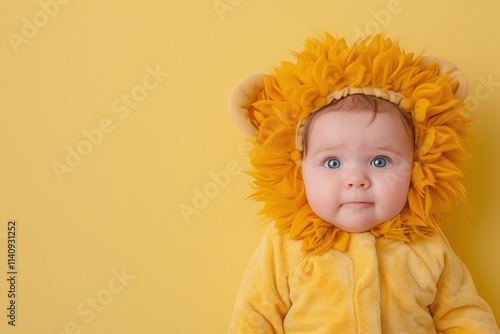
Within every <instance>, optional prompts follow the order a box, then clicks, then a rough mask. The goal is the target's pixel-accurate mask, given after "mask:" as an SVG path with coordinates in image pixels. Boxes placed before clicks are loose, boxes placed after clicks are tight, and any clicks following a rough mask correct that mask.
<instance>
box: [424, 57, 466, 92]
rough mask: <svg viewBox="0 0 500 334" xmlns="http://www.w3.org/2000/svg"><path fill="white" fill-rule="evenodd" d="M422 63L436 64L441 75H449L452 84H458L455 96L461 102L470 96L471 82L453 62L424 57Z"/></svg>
mask: <svg viewBox="0 0 500 334" xmlns="http://www.w3.org/2000/svg"><path fill="white" fill-rule="evenodd" d="M421 62H422V63H423V64H424V65H429V64H432V63H434V64H436V65H437V67H438V68H439V75H449V77H450V82H458V85H457V87H456V88H455V90H454V92H453V94H454V95H455V97H456V98H457V99H459V100H461V101H465V99H466V98H467V96H468V95H469V82H468V81H467V78H466V77H465V75H464V74H463V72H462V71H460V69H459V68H458V67H457V66H456V65H455V64H453V63H452V62H450V61H448V60H446V59H443V58H439V57H434V56H423V57H422V59H421Z"/></svg>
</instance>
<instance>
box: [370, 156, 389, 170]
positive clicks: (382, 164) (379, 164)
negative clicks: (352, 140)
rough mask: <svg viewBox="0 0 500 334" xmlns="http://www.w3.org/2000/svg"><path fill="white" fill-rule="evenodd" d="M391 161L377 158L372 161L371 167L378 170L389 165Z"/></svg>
mask: <svg viewBox="0 0 500 334" xmlns="http://www.w3.org/2000/svg"><path fill="white" fill-rule="evenodd" d="M389 162H390V160H389V158H386V157H376V158H375V159H373V160H372V162H371V165H372V166H373V167H377V168H383V167H385V166H387V165H388V164H389Z"/></svg>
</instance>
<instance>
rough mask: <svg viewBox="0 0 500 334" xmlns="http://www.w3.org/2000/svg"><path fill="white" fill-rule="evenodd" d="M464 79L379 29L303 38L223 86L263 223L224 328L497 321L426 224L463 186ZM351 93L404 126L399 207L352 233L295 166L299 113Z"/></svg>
mask: <svg viewBox="0 0 500 334" xmlns="http://www.w3.org/2000/svg"><path fill="white" fill-rule="evenodd" d="M467 93H468V87H467V80H466V79H465V77H464V75H463V74H462V73H461V72H460V71H459V70H458V69H457V68H456V67H455V66H454V65H453V64H451V63H449V62H447V61H445V60H443V59H438V58H434V57H427V56H423V55H422V54H419V55H414V54H413V53H407V52H405V51H404V50H403V49H402V48H401V47H400V46H399V45H398V43H397V42H395V41H393V40H391V39H389V38H384V37H382V36H380V35H376V36H372V37H369V38H366V39H364V40H361V41H358V42H356V43H353V44H352V45H350V46H349V45H347V43H346V42H345V40H344V39H336V38H334V37H333V36H331V35H329V34H326V36H325V38H324V39H322V40H316V39H314V40H313V39H309V40H307V42H306V46H305V49H304V50H303V51H302V52H301V53H298V54H296V62H294V63H292V62H288V61H285V62H282V63H281V65H280V66H279V67H277V68H276V69H275V70H274V73H273V74H254V75H251V76H249V77H247V78H245V79H244V80H242V81H241V82H240V83H239V84H238V85H237V86H236V87H235V89H234V90H233V92H232V94H231V96H230V99H229V110H230V114H231V117H232V119H233V120H234V121H235V123H236V124H237V125H238V126H239V127H240V128H241V129H242V130H243V131H244V132H245V133H246V134H247V135H248V136H250V137H251V143H252V145H253V149H252V150H251V151H250V161H251V164H252V170H251V171H250V172H249V173H250V175H251V176H252V177H253V179H254V181H253V186H254V187H255V192H254V194H253V195H252V197H253V198H254V199H255V200H257V201H261V202H262V203H263V209H262V211H261V213H262V214H263V215H264V217H265V218H266V219H267V220H269V221H272V222H274V228H271V229H269V230H268V232H267V234H266V235H265V236H264V238H263V240H262V242H261V244H260V246H259V247H258V249H257V251H256V253H255V254H254V256H253V258H252V260H251V262H250V264H249V266H248V268H247V271H246V273H245V276H244V278H243V282H242V285H241V288H240V292H239V294H238V298H237V301H236V306H235V310H234V314H233V318H232V321H231V324H230V332H231V333H284V332H286V333H382V332H384V333H410V332H412V333H414V332H417V333H435V332H438V333H440V332H446V331H448V330H450V331H452V332H453V333H458V332H460V333H462V332H463V333H500V331H499V330H498V327H497V325H496V322H495V318H494V316H493V314H492V311H491V309H490V308H489V306H488V305H487V303H486V302H485V301H484V300H483V299H481V298H480V297H479V296H478V295H477V292H476V290H475V287H474V283H473V281H472V279H471V277H470V274H469V272H468V271H467V269H466V268H465V266H464V265H463V264H462V262H461V261H460V259H459V258H458V257H457V256H456V255H455V253H454V252H453V251H452V249H451V247H450V245H449V244H448V242H447V241H446V238H445V237H444V235H443V234H442V232H441V231H440V228H439V226H438V220H439V216H440V215H441V214H446V213H449V212H450V211H451V209H452V206H453V203H454V201H455V200H457V199H458V200H464V199H465V189H464V187H463V185H462V184H461V178H462V177H463V173H462V171H461V170H460V169H459V168H458V167H457V164H460V163H462V162H464V161H465V160H466V159H467V158H468V157H469V153H468V152H467V148H466V145H465V143H464V139H466V138H467V137H468V127H469V124H470V120H469V119H468V118H467V117H466V116H464V113H463V111H464V110H465V108H466V105H465V104H464V102H463V100H464V99H465V98H466V97H467ZM351 94H365V95H371V96H376V97H379V98H383V99H385V100H388V101H390V102H392V103H393V104H395V105H397V106H398V107H399V108H400V109H401V110H403V111H404V112H407V113H410V114H411V116H412V119H413V125H414V132H415V138H414V140H415V155H414V162H413V166H412V177H411V184H410V189H409V191H408V199H407V203H406V205H405V207H404V208H403V210H402V211H401V213H400V214H398V215H397V216H395V217H394V218H392V219H390V220H388V221H387V222H384V223H382V224H380V225H378V226H376V227H375V228H373V229H371V230H370V231H369V232H364V233H349V232H347V231H343V230H341V229H340V228H338V227H336V226H334V225H332V224H330V223H327V222H325V221H323V220H322V219H321V218H319V217H318V216H317V215H316V214H315V213H314V212H313V211H312V210H311V208H310V206H309V204H308V202H307V197H306V193H305V187H304V183H303V181H302V175H301V159H302V154H303V147H302V146H303V140H302V139H303V138H302V137H303V134H304V124H305V121H306V120H307V119H308V117H309V116H310V115H311V114H313V113H314V112H316V111H318V110H319V109H321V108H322V107H324V106H326V105H329V104H330V103H332V102H333V101H337V100H339V99H341V98H343V97H345V96H347V95H351Z"/></svg>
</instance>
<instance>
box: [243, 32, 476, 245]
mask: <svg viewBox="0 0 500 334" xmlns="http://www.w3.org/2000/svg"><path fill="white" fill-rule="evenodd" d="M296 58H297V59H296V62H295V63H292V62H282V63H281V66H280V67H278V68H276V69H275V71H274V74H273V75H265V77H264V82H265V86H264V89H262V90H261V91H260V92H259V94H258V100H257V101H256V102H255V103H253V105H252V107H251V108H250V109H249V117H250V119H251V122H252V124H253V125H254V126H255V127H256V128H257V129H258V131H257V133H256V136H255V137H254V139H252V143H253V145H254V148H253V150H252V151H251V154H250V161H251V163H252V167H253V171H251V172H250V175H251V176H252V177H253V178H254V182H253V185H254V187H255V192H254V194H253V195H252V197H253V198H254V199H255V200H257V201H261V202H263V204H264V206H263V208H262V210H261V213H262V214H263V215H264V216H265V217H266V218H267V219H269V220H271V221H274V222H275V226H276V228H277V229H278V231H279V232H280V233H289V237H290V239H298V240H300V239H302V240H303V244H302V249H303V250H304V251H310V252H319V253H320V252H323V251H325V250H327V249H329V248H331V247H334V248H337V249H340V250H344V249H345V247H346V246H347V244H348V242H349V236H350V234H349V233H348V232H345V231H343V230H341V229H339V228H337V227H335V226H332V225H331V224H329V223H327V222H324V221H323V220H321V219H320V218H319V217H318V216H316V215H315V214H314V212H313V211H312V210H311V208H310V207H309V204H308V203H307V198H306V195H305V188H304V184H303V181H302V176H301V175H302V174H301V167H300V163H297V162H299V161H300V159H301V152H300V151H299V150H297V147H296V142H295V140H296V129H297V126H298V124H299V123H300V122H302V121H303V120H305V119H306V118H307V117H309V115H310V114H311V113H313V112H315V111H316V110H318V109H319V108H321V107H323V106H325V105H326V104H327V103H329V102H330V101H328V100H329V96H332V94H333V95H335V92H338V91H340V90H342V89H344V88H346V87H350V88H353V90H349V89H348V91H357V89H358V88H359V89H366V88H369V89H375V90H377V91H380V90H382V91H391V92H395V93H397V94H399V95H400V96H403V97H404V98H403V99H401V103H400V107H401V108H402V109H403V110H405V111H407V112H409V113H411V114H412V115H413V120H414V125H415V137H416V138H415V142H416V154H415V155H416V157H415V162H414V164H413V171H412V180H411V186H410V190H409V192H408V202H407V204H406V206H405V208H404V209H403V211H402V212H401V213H400V214H399V215H398V216H396V217H395V218H393V219H391V220H390V221H387V222H385V223H383V224H381V225H379V226H377V227H375V228H374V229H373V230H372V231H371V233H373V234H374V235H375V236H385V237H387V238H393V239H398V240H405V241H411V240H415V239H417V238H419V237H423V236H426V235H428V234H429V233H430V232H432V231H436V230H438V229H439V227H438V226H437V224H436V218H437V215H438V214H439V213H443V212H449V211H450V210H451V207H452V201H453V199H455V198H459V199H464V198H465V190H464V187H463V186H462V184H461V183H460V179H461V177H462V171H461V170H460V169H458V168H457V166H456V164H457V163H461V162H463V161H465V160H466V159H467V157H468V154H467V150H466V148H465V146H464V144H463V139H464V138H466V137H468V130H467V129H468V126H469V122H470V121H469V119H467V118H465V117H464V116H463V115H462V111H463V110H464V107H465V106H464V104H463V103H462V102H461V101H460V100H459V99H457V98H455V96H454V95H453V92H454V90H455V88H456V83H454V82H451V83H450V82H449V80H448V77H447V76H440V75H438V68H437V66H436V65H435V64H428V65H423V64H422V62H420V58H421V57H420V56H414V54H413V53H405V52H404V51H403V50H402V49H401V48H400V47H399V46H398V44H397V43H396V42H393V41H392V40H391V39H389V38H383V37H382V36H379V35H376V36H373V37H371V38H367V39H365V40H363V41H360V42H356V43H354V44H353V45H351V46H348V45H347V44H346V42H345V40H344V39H335V38H334V37H332V36H331V35H329V34H327V35H326V37H325V39H324V40H312V39H310V40H308V41H307V42H306V46H305V49H304V50H303V51H302V52H301V53H298V54H296Z"/></svg>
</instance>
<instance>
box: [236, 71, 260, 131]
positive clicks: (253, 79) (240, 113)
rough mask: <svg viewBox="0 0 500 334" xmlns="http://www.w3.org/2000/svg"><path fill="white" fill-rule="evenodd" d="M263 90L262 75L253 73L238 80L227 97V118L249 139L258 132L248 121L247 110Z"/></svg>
mask: <svg viewBox="0 0 500 334" xmlns="http://www.w3.org/2000/svg"><path fill="white" fill-rule="evenodd" d="M263 89H264V75H263V74H262V73H254V74H250V75H248V76H246V77H245V78H243V79H242V80H240V82H238V83H237V84H236V86H235V87H234V88H233V90H232V92H231V94H230V95H229V101H228V107H229V116H230V117H231V119H232V120H233V122H234V123H235V124H236V125H237V126H238V127H239V128H240V129H241V130H242V131H243V132H244V133H245V134H246V135H247V136H249V137H252V136H253V135H254V134H255V132H257V130H258V129H257V128H256V127H255V126H254V125H253V124H252V122H251V121H250V117H249V115H248V112H249V108H250V107H251V106H252V104H253V103H254V102H255V101H257V99H258V98H257V95H258V93H259V92H260V91H261V90H263Z"/></svg>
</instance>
